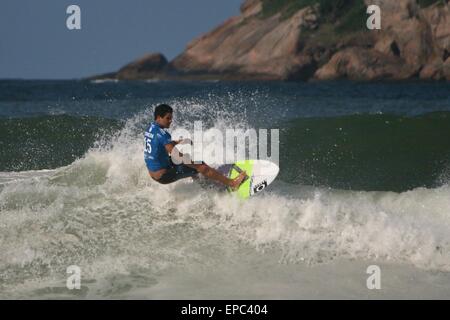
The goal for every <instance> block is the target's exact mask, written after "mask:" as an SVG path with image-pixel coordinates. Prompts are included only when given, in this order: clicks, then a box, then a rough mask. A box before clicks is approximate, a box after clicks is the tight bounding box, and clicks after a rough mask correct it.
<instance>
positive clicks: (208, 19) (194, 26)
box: [0, 0, 243, 79]
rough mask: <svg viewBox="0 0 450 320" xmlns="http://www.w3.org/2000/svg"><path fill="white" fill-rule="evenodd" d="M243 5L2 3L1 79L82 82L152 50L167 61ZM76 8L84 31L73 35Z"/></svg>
mask: <svg viewBox="0 0 450 320" xmlns="http://www.w3.org/2000/svg"><path fill="white" fill-rule="evenodd" d="M242 2H243V0H127V1H125V0H70V1H68V0H2V3H1V6H0V79H13V78H14V79H76V78H82V77H87V76H91V75H95V74H101V73H105V72H111V71H116V70H118V69H119V68H120V67H122V66H123V65H125V64H127V63H129V62H131V61H133V60H135V59H136V58H139V57H141V56H143V55H144V54H146V53H149V52H161V53H162V54H164V55H165V56H166V58H167V59H168V60H171V59H173V58H174V57H176V56H177V55H178V54H180V53H182V52H183V50H184V49H185V47H186V45H187V44H188V43H189V42H190V41H191V40H192V39H194V38H196V37H198V36H200V35H201V34H203V33H205V32H207V31H210V30H211V29H212V28H214V27H215V26H217V25H219V24H220V23H222V22H224V21H225V20H226V19H228V18H229V17H231V16H235V15H238V14H239V7H240V5H241V3H242ZM70 5H78V6H79V7H80V10H81V29H80V30H69V29H68V28H67V26H66V20H67V19H68V18H69V16H70V14H67V13H66V10H67V8H68V7H69V6H70Z"/></svg>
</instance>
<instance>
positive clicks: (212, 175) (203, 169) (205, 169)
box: [186, 163, 246, 189]
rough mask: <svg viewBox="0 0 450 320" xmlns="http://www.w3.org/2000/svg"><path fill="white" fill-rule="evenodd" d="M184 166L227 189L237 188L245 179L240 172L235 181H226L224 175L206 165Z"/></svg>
mask: <svg viewBox="0 0 450 320" xmlns="http://www.w3.org/2000/svg"><path fill="white" fill-rule="evenodd" d="M186 166H188V167H191V168H194V169H196V170H197V171H198V172H200V173H201V174H202V175H204V176H205V177H207V178H209V179H211V180H215V181H218V182H220V183H222V184H223V185H225V186H227V187H231V188H232V189H235V188H237V187H239V185H240V184H241V183H242V181H243V180H244V178H245V177H246V173H245V171H243V172H241V173H240V174H239V176H237V178H235V179H228V178H227V177H225V176H224V175H222V174H221V173H220V172H219V171H217V170H215V169H214V168H211V167H210V166H208V165H207V164H206V163H202V164H186Z"/></svg>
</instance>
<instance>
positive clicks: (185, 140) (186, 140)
mask: <svg viewBox="0 0 450 320" xmlns="http://www.w3.org/2000/svg"><path fill="white" fill-rule="evenodd" d="M177 143H179V144H191V145H192V140H191V139H188V138H186V139H180V140H178V141H177Z"/></svg>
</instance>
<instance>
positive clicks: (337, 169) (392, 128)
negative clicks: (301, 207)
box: [280, 112, 450, 192]
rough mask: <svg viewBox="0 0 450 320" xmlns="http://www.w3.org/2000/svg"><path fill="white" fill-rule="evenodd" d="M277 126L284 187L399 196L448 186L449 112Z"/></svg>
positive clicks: (364, 116)
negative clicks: (395, 193) (297, 185)
mask: <svg viewBox="0 0 450 320" xmlns="http://www.w3.org/2000/svg"><path fill="white" fill-rule="evenodd" d="M280 126H282V127H283V126H284V128H283V129H281V130H280V150H282V152H280V158H281V159H280V166H281V168H282V170H281V176H280V177H281V178H282V179H283V180H284V181H287V182H291V183H301V184H309V185H315V186H324V187H331V188H341V189H352V190H366V191H370V190H372V191H375V190H377V191H382V190H390V191H398V192H400V191H406V190H410V189H413V188H417V187H428V188H433V187H437V186H440V185H442V184H445V183H447V182H448V179H447V178H448V173H449V172H450V170H449V169H450V139H448V137H450V113H449V112H434V113H428V114H424V115H420V116H415V117H407V116H399V115H389V114H373V115H371V114H361V115H351V116H343V117H333V118H301V119H296V120H293V121H289V122H286V123H283V124H280Z"/></svg>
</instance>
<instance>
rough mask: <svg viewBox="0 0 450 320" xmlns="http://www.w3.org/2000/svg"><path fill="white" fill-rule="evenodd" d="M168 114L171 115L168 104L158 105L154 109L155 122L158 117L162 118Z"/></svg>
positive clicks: (171, 111) (171, 110)
mask: <svg viewBox="0 0 450 320" xmlns="http://www.w3.org/2000/svg"><path fill="white" fill-rule="evenodd" d="M168 113H173V109H172V107H171V106H169V105H168V104H160V105H158V106H157V107H156V108H155V120H156V118H158V117H161V118H164V116H165V115H166V114H168Z"/></svg>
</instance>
